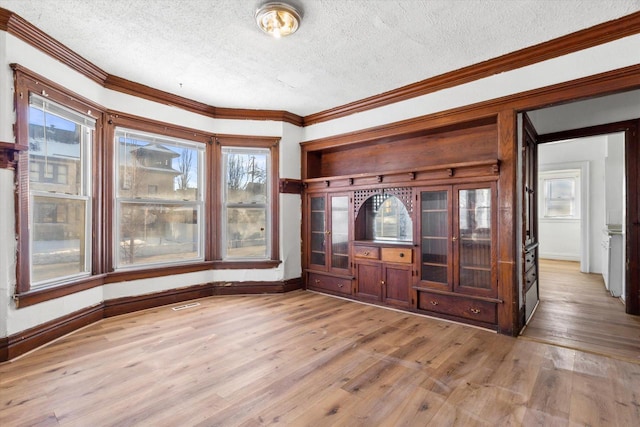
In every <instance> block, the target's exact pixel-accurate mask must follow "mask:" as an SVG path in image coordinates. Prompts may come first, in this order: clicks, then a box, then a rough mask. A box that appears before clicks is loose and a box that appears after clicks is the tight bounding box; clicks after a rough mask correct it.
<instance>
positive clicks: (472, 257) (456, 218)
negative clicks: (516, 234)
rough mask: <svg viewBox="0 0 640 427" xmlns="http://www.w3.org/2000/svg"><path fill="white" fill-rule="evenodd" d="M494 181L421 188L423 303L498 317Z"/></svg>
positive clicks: (432, 308)
mask: <svg viewBox="0 0 640 427" xmlns="http://www.w3.org/2000/svg"><path fill="white" fill-rule="evenodd" d="M495 218H496V215H495V185H494V184H493V183H489V182H488V183H481V184H461V185H452V186H439V187H433V188H422V189H420V280H419V281H418V284H417V285H416V287H415V289H416V290H417V291H418V307H417V308H418V309H419V310H424V311H428V312H436V313H439V314H443V315H447V316H455V317H463V318H465V319H469V320H472V321H474V322H479V323H488V324H493V323H495V322H496V320H497V312H496V304H497V303H498V302H499V301H498V300H497V299H496V296H497V291H498V286H497V277H496V265H495V264H496V261H495V260H496V244H495V241H496V237H495V236H496V232H495V230H496V226H495Z"/></svg>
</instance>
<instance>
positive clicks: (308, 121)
mask: <svg viewBox="0 0 640 427" xmlns="http://www.w3.org/2000/svg"><path fill="white" fill-rule="evenodd" d="M639 32H640V12H636V13H632V14H631V15H627V16H623V17H622V18H619V19H616V20H613V21H609V22H605V23H602V24H599V25H596V26H594V27H591V28H586V29H584V30H580V31H577V32H575V33H571V34H567V35H565V36H562V37H559V38H556V39H553V40H550V41H547V42H544V43H540V44H537V45H535V46H531V47H528V48H525V49H521V50H518V51H515V52H511V53H508V54H506V55H502V56H499V57H497V58H493V59H489V60H487V61H484V62H480V63H478V64H473V65H470V66H468V67H464V68H460V69H457V70H454V71H451V72H448V73H444V74H440V75H438V76H435V77H432V78H429V79H426V80H422V81H419V82H416V83H412V84H410V85H407V86H403V87H400V88H397V89H394V90H390V91H388V92H384V93H381V94H379V95H375V96H371V97H368V98H364V99H361V100H359V101H355V102H351V103H349V104H345V105H342V106H339V107H335V108H331V109H328V110H325V111H320V112H318V113H315V114H310V115H308V116H305V117H304V118H303V119H304V126H309V125H312V124H316V123H320V122H325V121H329V120H333V119H337V118H339V117H344V116H348V115H351V114H354V113H358V112H362V111H366V110H371V109H373V108H379V107H382V106H385V105H389V104H393V103H396V102H399V101H404V100H407V99H411V98H415V97H418V96H422V95H426V94H429V93H433V92H437V91H439V90H442V89H447V88H451V87H454V86H458V85H461V84H465V83H469V82H472V81H475V80H479V79H482V78H485V77H489V76H492V75H495V74H500V73H504V72H507V71H512V70H515V69H518V68H522V67H525V66H527V65H532V64H535V63H538V62H542V61H546V60H548V59H553V58H557V57H559V56H562V55H567V54H570V53H574V52H577V51H579V50H583V49H587V48H590V47H594V46H598V45H600V44H604V43H608V42H611V41H614V40H618V39H621V38H623V37H627V36H630V35H633V34H638V33H639Z"/></svg>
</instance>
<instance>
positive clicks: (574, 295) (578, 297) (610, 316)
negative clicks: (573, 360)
mask: <svg viewBox="0 0 640 427" xmlns="http://www.w3.org/2000/svg"><path fill="white" fill-rule="evenodd" d="M539 286H540V304H539V305H538V307H537V309H536V312H535V313H534V315H533V317H532V319H531V320H530V322H529V324H528V325H527V327H526V328H525V330H524V332H523V334H522V336H523V337H524V338H525V339H531V340H536V341H539V342H545V343H550V344H556V345H560V346H563V347H567V348H574V349H579V350H582V351H587V352H592V353H596V354H602V355H606V356H610V357H616V358H620V359H623V360H627V361H632V362H635V363H640V316H632V315H629V314H626V313H625V312H624V305H623V304H622V303H621V302H620V300H619V299H618V298H614V297H612V296H611V295H610V294H609V292H608V291H607V290H606V288H605V286H604V281H603V279H602V276H601V275H599V274H585V273H581V272H580V266H579V263H577V262H567V261H556V260H545V259H543V260H540V280H539Z"/></svg>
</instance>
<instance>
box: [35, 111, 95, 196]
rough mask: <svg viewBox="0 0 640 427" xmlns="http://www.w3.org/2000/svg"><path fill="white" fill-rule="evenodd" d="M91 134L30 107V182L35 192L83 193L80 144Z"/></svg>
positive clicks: (70, 122) (84, 129)
mask: <svg viewBox="0 0 640 427" xmlns="http://www.w3.org/2000/svg"><path fill="white" fill-rule="evenodd" d="M83 133H84V134H85V135H84V138H85V139H86V140H87V142H89V141H90V138H91V131H90V130H89V129H88V128H83V127H82V126H80V125H79V124H77V123H75V122H74V121H71V120H68V119H66V118H63V117H60V116H57V115H55V114H53V113H51V112H49V111H46V110H45V111H43V110H42V109H38V108H36V107H34V106H31V107H29V171H30V173H29V179H30V189H31V190H34V191H54V192H57V193H66V194H73V195H81V194H83V189H82V183H83V182H82V173H83V170H82V155H83V152H82V151H83V150H82V145H83Z"/></svg>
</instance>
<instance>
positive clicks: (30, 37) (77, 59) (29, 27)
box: [0, 7, 303, 126]
mask: <svg viewBox="0 0 640 427" xmlns="http://www.w3.org/2000/svg"><path fill="white" fill-rule="evenodd" d="M0 30H4V31H6V32H7V33H9V34H11V35H13V36H15V37H17V38H19V39H21V40H22V41H24V42H26V43H27V44H29V45H31V46H33V47H35V48H36V49H38V50H40V51H42V52H44V53H45V54H47V55H49V56H50V57H52V58H54V59H56V60H58V61H60V62H62V63H63V64H65V65H67V66H68V67H69V68H71V69H73V70H74V71H77V72H78V73H80V74H81V75H83V76H85V77H87V78H89V79H91V80H93V81H94V82H96V83H98V84H99V85H101V86H103V87H105V88H107V89H111V90H114V91H117V92H121V93H125V94H128V95H133V96H136V97H139V98H144V99H147V100H150V101H154V102H158V103H161V104H165V105H171V106H175V107H178V108H181V109H184V110H187V111H191V112H194V113H197V114H202V115H205V116H208V117H212V118H215V119H233V120H273V121H282V122H287V123H291V124H293V125H296V126H302V125H303V119H302V117H301V116H298V115H296V114H293V113H290V112H288V111H279V110H250V109H239V108H219V107H213V106H210V105H207V104H204V103H202V102H198V101H194V100H191V99H188V98H185V97H182V96H179V95H175V94H172V93H169V92H165V91H162V90H159V89H155V88H152V87H149V86H145V85H143V84H140V83H136V82H133V81H130V80H127V79H124V78H122V77H118V76H114V75H111V74H109V73H107V72H106V71H104V70H102V69H101V68H99V67H97V66H96V65H94V64H93V63H91V62H89V61H88V60H86V59H85V58H83V57H82V56H80V55H78V54H77V53H75V52H74V51H72V50H71V49H69V48H68V47H67V46H65V45H63V44H62V43H60V42H58V41H57V40H55V39H54V38H52V37H50V36H49V35H47V34H46V33H44V32H43V31H42V30H40V29H38V28H37V27H35V26H34V25H33V24H31V23H29V22H28V21H26V20H24V19H23V18H21V17H20V16H18V15H17V14H15V13H13V12H11V11H9V10H7V9H3V8H1V7H0Z"/></svg>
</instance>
